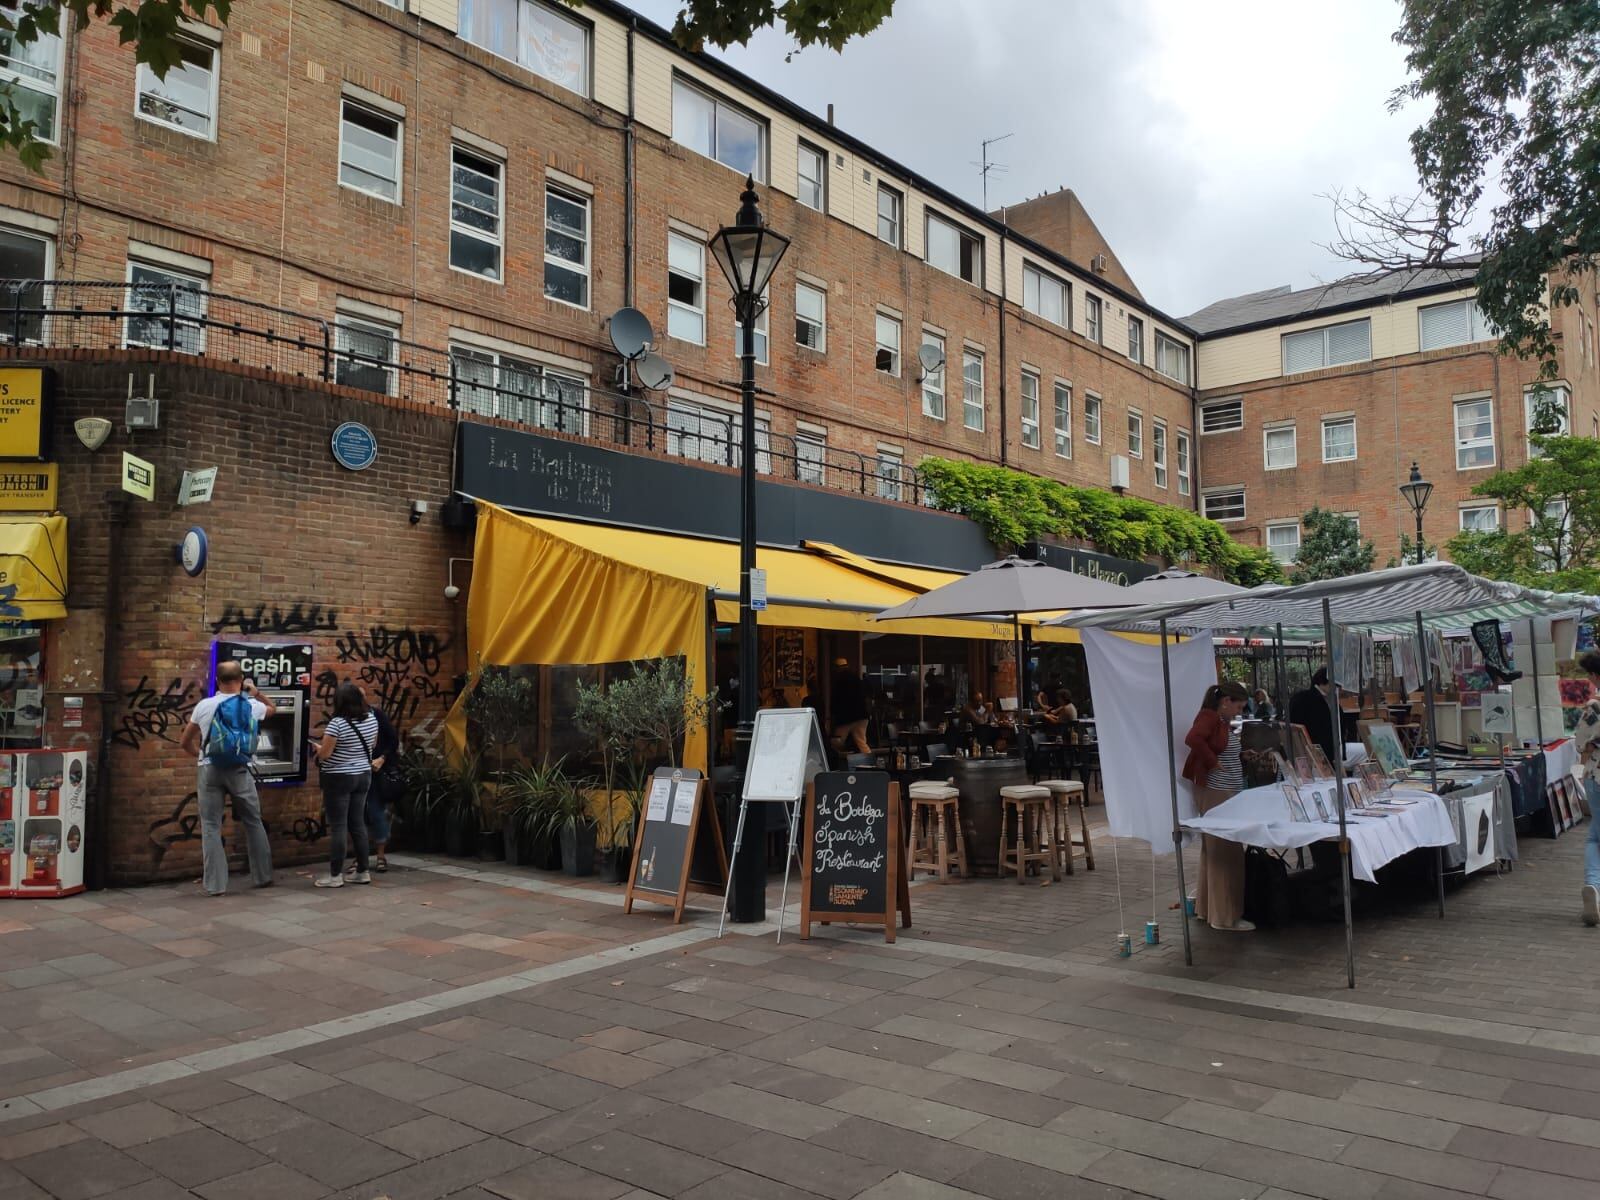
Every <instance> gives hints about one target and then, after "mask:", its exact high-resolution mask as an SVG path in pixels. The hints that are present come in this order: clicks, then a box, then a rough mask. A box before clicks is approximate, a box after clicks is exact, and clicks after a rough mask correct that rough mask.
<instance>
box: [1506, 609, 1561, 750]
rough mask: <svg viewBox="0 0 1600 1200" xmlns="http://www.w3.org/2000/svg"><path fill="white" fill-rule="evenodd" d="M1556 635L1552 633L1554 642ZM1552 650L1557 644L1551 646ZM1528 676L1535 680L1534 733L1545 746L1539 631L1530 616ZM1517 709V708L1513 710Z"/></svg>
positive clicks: (1541, 744) (1540, 743)
mask: <svg viewBox="0 0 1600 1200" xmlns="http://www.w3.org/2000/svg"><path fill="white" fill-rule="evenodd" d="M1554 640H1555V635H1554V634H1552V635H1551V641H1552V642H1554ZM1550 649H1551V651H1552V652H1553V651H1554V650H1555V646H1554V645H1552V646H1551V647H1550ZM1528 678H1529V679H1531V680H1533V733H1534V736H1535V737H1537V738H1538V739H1539V745H1540V746H1541V747H1543V746H1544V706H1543V705H1541V704H1540V703H1539V632H1538V630H1536V629H1535V628H1534V627H1533V618H1532V617H1529V618H1528ZM1513 711H1515V710H1513Z"/></svg>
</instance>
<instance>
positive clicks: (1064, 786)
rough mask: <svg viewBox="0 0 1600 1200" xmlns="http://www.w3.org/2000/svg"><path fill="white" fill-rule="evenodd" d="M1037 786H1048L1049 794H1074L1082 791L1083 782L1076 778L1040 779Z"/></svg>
mask: <svg viewBox="0 0 1600 1200" xmlns="http://www.w3.org/2000/svg"><path fill="white" fill-rule="evenodd" d="M1039 786H1040V787H1042V788H1049V789H1050V792H1051V794H1052V795H1057V796H1074V795H1078V794H1081V793H1082V791H1083V784H1082V783H1080V782H1079V781H1078V780H1076V779H1041V780H1040V781H1039Z"/></svg>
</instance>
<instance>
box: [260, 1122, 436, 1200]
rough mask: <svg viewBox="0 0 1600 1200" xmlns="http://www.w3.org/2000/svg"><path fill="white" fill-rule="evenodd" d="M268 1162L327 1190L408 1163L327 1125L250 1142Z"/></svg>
mask: <svg viewBox="0 0 1600 1200" xmlns="http://www.w3.org/2000/svg"><path fill="white" fill-rule="evenodd" d="M250 1146H251V1149H253V1150H255V1151H257V1152H258V1153H260V1154H261V1155H262V1156H263V1157H264V1158H266V1159H268V1160H269V1161H271V1162H275V1163H279V1164H281V1165H283V1166H286V1167H288V1168H290V1169H291V1170H293V1171H297V1172H299V1173H300V1174H302V1175H308V1176H310V1177H311V1178H312V1179H315V1180H316V1181H317V1182H319V1183H324V1184H326V1185H327V1186H328V1187H330V1188H346V1187H351V1186H352V1185H355V1184H363V1183H366V1182H368V1181H370V1180H373V1179H376V1178H378V1177H379V1176H381V1175H385V1174H387V1173H389V1172H391V1171H395V1170H398V1169H400V1168H402V1167H404V1166H405V1165H406V1163H408V1162H409V1161H410V1160H409V1159H408V1158H407V1157H406V1156H405V1155H403V1154H400V1153H398V1152H396V1151H394V1150H390V1149H389V1148H388V1147H386V1146H380V1145H378V1144H377V1143H376V1142H372V1141H369V1140H367V1139H366V1138H361V1137H357V1136H356V1135H355V1134H353V1133H347V1132H346V1131H345V1130H343V1129H338V1128H335V1127H334V1126H331V1125H307V1126H298V1127H296V1128H294V1129H289V1130H285V1131H284V1132H282V1133H275V1134H270V1135H269V1136H267V1137H264V1138H259V1139H257V1140H256V1141H254V1142H252V1143H250Z"/></svg>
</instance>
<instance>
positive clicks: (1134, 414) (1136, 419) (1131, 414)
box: [1128, 409, 1144, 458]
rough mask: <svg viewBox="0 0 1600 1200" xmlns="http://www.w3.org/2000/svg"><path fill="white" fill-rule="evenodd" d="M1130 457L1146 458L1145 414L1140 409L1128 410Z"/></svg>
mask: <svg viewBox="0 0 1600 1200" xmlns="http://www.w3.org/2000/svg"><path fill="white" fill-rule="evenodd" d="M1128 457H1129V458H1143V457H1144V414H1143V413H1141V412H1140V411H1139V410H1138V409H1129V410H1128Z"/></svg>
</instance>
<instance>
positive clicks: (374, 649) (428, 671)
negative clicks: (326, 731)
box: [317, 625, 450, 730]
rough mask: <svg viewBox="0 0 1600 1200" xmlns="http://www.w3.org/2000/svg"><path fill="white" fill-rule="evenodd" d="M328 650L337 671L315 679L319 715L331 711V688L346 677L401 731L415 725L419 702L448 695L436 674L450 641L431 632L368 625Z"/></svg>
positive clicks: (441, 666) (344, 634) (441, 667)
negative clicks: (337, 666) (335, 659)
mask: <svg viewBox="0 0 1600 1200" xmlns="http://www.w3.org/2000/svg"><path fill="white" fill-rule="evenodd" d="M334 649H335V653H336V656H337V659H338V662H339V663H340V664H341V667H342V670H336V669H333V668H329V669H328V670H325V671H322V672H321V673H320V674H318V676H317V700H318V702H319V703H320V704H321V706H322V708H323V710H324V712H325V713H327V712H331V711H332V709H333V692H334V689H335V688H337V687H338V686H339V683H340V680H341V679H342V678H344V677H346V676H348V678H350V679H353V680H354V681H355V682H356V683H359V684H360V685H361V686H362V687H363V688H365V689H366V691H367V696H368V698H369V699H370V700H371V701H372V702H373V703H374V704H376V705H377V706H378V707H379V708H381V709H383V711H384V713H385V714H387V715H388V717H389V719H390V720H391V721H393V722H394V723H395V725H396V726H397V727H399V728H400V729H402V730H406V729H407V728H408V727H409V726H412V725H413V723H418V724H420V723H419V722H416V717H417V711H418V710H419V709H420V708H421V707H422V705H423V704H424V703H425V702H428V701H438V700H445V699H448V697H449V694H450V693H449V688H448V687H447V686H446V684H445V683H444V682H441V680H440V678H439V675H440V672H441V671H442V670H443V669H444V655H445V653H446V652H447V651H448V650H449V649H450V642H449V640H448V639H441V638H440V637H439V636H438V635H437V634H433V633H428V632H426V631H418V630H415V629H390V628H389V627H388V626H385V625H374V626H373V627H371V628H370V629H368V630H367V631H366V632H365V633H343V634H340V635H339V637H338V639H337V640H336V641H335V643H334Z"/></svg>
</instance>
